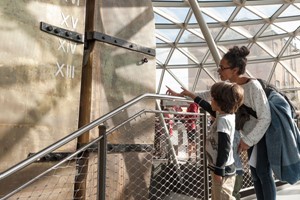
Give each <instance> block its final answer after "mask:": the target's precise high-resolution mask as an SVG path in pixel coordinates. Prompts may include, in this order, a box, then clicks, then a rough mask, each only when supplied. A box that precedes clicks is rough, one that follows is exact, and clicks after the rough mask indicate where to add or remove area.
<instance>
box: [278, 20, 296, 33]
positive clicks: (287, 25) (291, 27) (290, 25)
mask: <svg viewBox="0 0 300 200" xmlns="http://www.w3.org/2000/svg"><path fill="white" fill-rule="evenodd" d="M274 24H275V25H276V26H278V27H280V28H282V29H283V30H285V31H287V32H294V31H295V30H296V29H297V28H298V27H299V24H300V20H296V21H288V22H278V23H274Z"/></svg>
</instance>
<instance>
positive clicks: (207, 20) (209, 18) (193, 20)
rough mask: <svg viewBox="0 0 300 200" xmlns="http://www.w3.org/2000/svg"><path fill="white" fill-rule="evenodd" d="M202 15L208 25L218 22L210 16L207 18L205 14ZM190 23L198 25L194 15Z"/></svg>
mask: <svg viewBox="0 0 300 200" xmlns="http://www.w3.org/2000/svg"><path fill="white" fill-rule="evenodd" d="M202 15H203V18H204V21H205V22H206V23H216V22H217V21H216V20H215V19H213V18H211V17H210V16H207V15H206V14H205V13H202ZM189 23H194V24H197V23H198V22H197V20H196V18H195V15H194V14H192V16H191V19H190V21H189Z"/></svg>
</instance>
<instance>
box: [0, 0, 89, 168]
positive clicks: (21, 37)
mask: <svg viewBox="0 0 300 200" xmlns="http://www.w3.org/2000/svg"><path fill="white" fill-rule="evenodd" d="M40 22H46V23H49V24H52V25H55V26H58V27H61V28H64V29H68V30H72V31H76V32H79V33H81V34H84V28H85V0H78V1H77V0H49V1H43V0H25V1H19V0H1V1H0V38H1V45H0V52H1V53H0V76H1V78H0V110H1V112H0V143H1V148H0V163H1V164H0V171H3V170H5V169H7V168H8V167H10V166H12V165H13V164H16V163H17V162H19V161H21V160H23V159H25V158H26V157H27V155H28V153H33V152H37V151H39V150H41V149H42V148H44V147H46V146H48V145H49V144H52V143H53V142H55V141H57V140H59V139H61V138H63V137H64V136H66V135H67V134H69V133H70V132H72V131H74V130H76V129H77V128H78V114H79V102H80V87H81V71H82V58H83V44H77V43H75V42H71V41H68V40H65V39H62V38H59V37H57V36H54V35H51V34H48V33H45V32H43V31H41V30H40ZM75 144H76V142H75V143H73V144H70V145H67V146H65V147H64V148H63V149H61V151H67V152H68V151H73V150H74V149H75V147H76V145H75Z"/></svg>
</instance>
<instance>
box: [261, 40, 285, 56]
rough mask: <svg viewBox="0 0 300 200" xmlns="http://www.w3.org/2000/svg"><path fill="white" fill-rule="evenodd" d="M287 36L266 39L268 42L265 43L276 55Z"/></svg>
mask: <svg viewBox="0 0 300 200" xmlns="http://www.w3.org/2000/svg"><path fill="white" fill-rule="evenodd" d="M287 40H288V38H278V39H273V40H268V42H266V41H265V43H266V44H267V45H268V46H269V47H270V48H271V49H272V51H273V52H274V53H275V54H276V55H278V54H279V53H280V52H281V51H282V48H283V46H284V45H285V43H286V41H287Z"/></svg>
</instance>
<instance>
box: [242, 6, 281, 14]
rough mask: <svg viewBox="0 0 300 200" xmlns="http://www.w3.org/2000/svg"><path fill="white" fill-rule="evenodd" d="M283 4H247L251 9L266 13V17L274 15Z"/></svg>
mask: <svg viewBox="0 0 300 200" xmlns="http://www.w3.org/2000/svg"><path fill="white" fill-rule="evenodd" d="M281 6H282V4H277V5H259V6H246V8H249V9H256V10H258V11H259V12H261V13H263V14H264V15H266V17H272V16H273V14H274V13H275V12H276V11H277V10H278V9H279V8H280V7H281Z"/></svg>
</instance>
